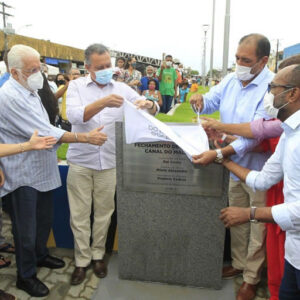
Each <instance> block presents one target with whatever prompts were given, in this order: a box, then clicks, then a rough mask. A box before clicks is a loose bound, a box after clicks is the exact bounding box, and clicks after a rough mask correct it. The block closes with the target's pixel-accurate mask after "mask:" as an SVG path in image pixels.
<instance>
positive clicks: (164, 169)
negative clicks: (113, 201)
mask: <svg viewBox="0 0 300 300" xmlns="http://www.w3.org/2000/svg"><path fill="white" fill-rule="evenodd" d="M123 164H124V165H123V170H124V176H123V185H124V189H126V190H131V191H151V192H160V193H170V194H173V193H176V194H181V195H199V196H201V195H206V196H220V195H221V194H222V178H223V176H222V172H223V167H222V166H218V165H209V166H207V167H205V172H203V167H202V168H201V167H199V166H196V165H194V164H193V163H192V162H191V161H190V160H189V159H188V158H187V156H186V155H185V153H184V152H183V151H182V150H181V149H180V148H179V147H178V146H177V145H176V144H174V143H171V142H158V143H136V144H129V145H128V144H126V143H125V141H124V145H123ZM212 179H213V180H212Z"/></svg>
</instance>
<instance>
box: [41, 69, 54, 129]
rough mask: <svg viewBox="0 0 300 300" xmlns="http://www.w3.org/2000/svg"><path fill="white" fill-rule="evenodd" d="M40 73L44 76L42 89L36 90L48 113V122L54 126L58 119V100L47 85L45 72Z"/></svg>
mask: <svg viewBox="0 0 300 300" xmlns="http://www.w3.org/2000/svg"><path fill="white" fill-rule="evenodd" d="M42 75H43V77H44V83H43V87H42V89H40V90H38V94H39V96H40V98H41V100H42V103H43V105H44V107H45V109H46V111H47V113H48V116H49V120H50V123H51V124H52V125H54V126H55V123H56V121H57V119H58V112H59V109H58V101H57V99H56V97H55V95H54V94H53V92H52V90H51V88H50V86H49V83H48V80H47V78H46V76H45V74H44V73H43V74H42Z"/></svg>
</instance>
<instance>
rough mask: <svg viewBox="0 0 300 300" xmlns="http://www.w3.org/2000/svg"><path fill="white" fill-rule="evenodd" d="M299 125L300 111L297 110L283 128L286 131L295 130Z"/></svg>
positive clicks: (284, 123) (283, 124)
mask: <svg viewBox="0 0 300 300" xmlns="http://www.w3.org/2000/svg"><path fill="white" fill-rule="evenodd" d="M299 125H300V110H297V111H296V112H295V113H293V114H292V115H291V116H289V117H288V118H287V119H286V120H285V121H284V122H283V123H282V125H281V126H282V128H283V129H284V130H286V129H287V128H290V129H292V130H295V129H296V128H297V127H298V126H299Z"/></svg>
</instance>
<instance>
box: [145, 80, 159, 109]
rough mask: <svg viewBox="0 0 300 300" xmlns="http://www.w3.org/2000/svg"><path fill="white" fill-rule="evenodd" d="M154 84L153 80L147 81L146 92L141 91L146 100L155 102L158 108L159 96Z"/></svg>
mask: <svg viewBox="0 0 300 300" xmlns="http://www.w3.org/2000/svg"><path fill="white" fill-rule="evenodd" d="M156 84H157V83H156V82H155V80H154V79H149V82H148V90H146V91H143V95H144V96H145V97H146V98H147V100H151V101H156V102H157V103H158V105H159V106H162V98H161V94H160V92H159V91H158V90H156V89H155V87H156Z"/></svg>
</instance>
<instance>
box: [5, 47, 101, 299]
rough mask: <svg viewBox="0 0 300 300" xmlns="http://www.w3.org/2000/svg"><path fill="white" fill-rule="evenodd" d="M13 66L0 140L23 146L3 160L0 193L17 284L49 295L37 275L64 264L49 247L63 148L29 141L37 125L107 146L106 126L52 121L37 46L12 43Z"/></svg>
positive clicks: (60, 137)
mask: <svg viewBox="0 0 300 300" xmlns="http://www.w3.org/2000/svg"><path fill="white" fill-rule="evenodd" d="M8 66H9V70H10V73H11V76H10V79H9V80H8V81H7V82H6V83H5V85H3V87H2V88H1V89H0V107H1V109H0V120H1V122H0V143H3V144H19V146H20V153H19V154H18V155H15V156H14V157H13V158H12V157H3V158H1V161H0V168H1V169H2V170H3V172H4V173H5V174H6V180H5V182H4V185H3V186H2V187H1V188H0V197H2V199H3V201H4V203H5V206H6V208H7V211H8V212H9V214H10V217H11V220H12V231H13V236H14V241H15V252H16V263H17V272H18V274H17V275H18V276H17V283H16V286H17V288H19V289H22V290H24V291H26V292H27V293H28V294H29V295H31V296H33V297H45V296H46V295H47V294H48V293H49V289H48V288H47V286H46V285H44V284H43V283H42V282H41V281H40V280H39V279H38V278H37V277H36V271H37V267H46V268H51V269H56V268H62V267H63V266H64V262H63V261H62V260H61V259H58V258H55V257H52V256H50V255H49V252H48V248H47V240H48V237H49V234H50V229H51V226H52V210H53V209H52V206H53V199H52V190H53V189H55V188H57V187H59V186H60V185H61V181H60V176H59V171H58V166H57V157H56V149H57V147H58V146H57V145H55V146H54V147H53V149H47V150H41V151H30V152H26V148H25V144H24V142H25V141H27V140H28V138H29V137H30V136H31V134H32V132H33V131H34V130H36V129H37V130H38V132H39V134H40V135H41V136H53V137H54V138H55V140H56V141H57V142H63V143H75V142H76V143H78V142H79V143H92V144H94V145H102V144H103V143H104V142H105V141H106V139H107V137H106V135H105V134H104V133H101V132H99V131H100V130H101V128H96V129H94V130H91V131H90V132H88V133H83V132H82V131H81V133H75V132H74V133H69V132H65V131H64V130H62V129H60V128H57V127H54V126H52V125H51V124H50V122H49V117H48V114H47V112H46V110H45V108H44V106H43V104H42V102H41V99H40V97H39V96H38V93H37V90H38V89H40V88H41V87H42V86H43V76H42V75H41V69H40V55H39V53H38V52H37V51H36V50H35V49H33V48H31V47H28V46H25V45H15V46H13V47H12V48H11V50H10V51H9V53H8ZM52 144H53V143H52ZM47 148H48V147H47Z"/></svg>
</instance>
